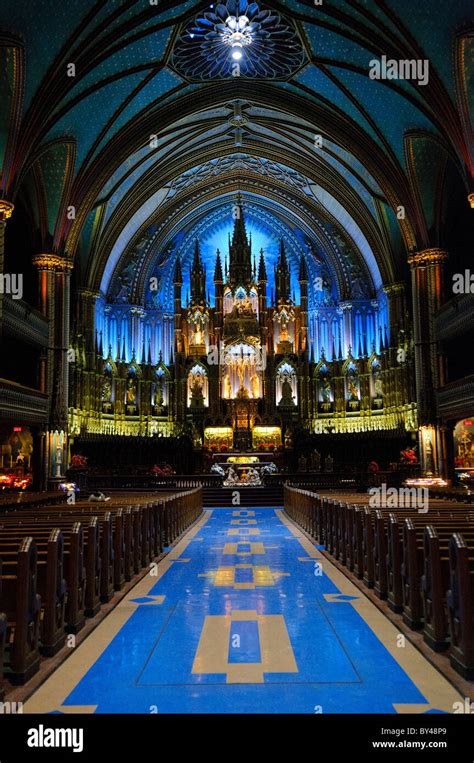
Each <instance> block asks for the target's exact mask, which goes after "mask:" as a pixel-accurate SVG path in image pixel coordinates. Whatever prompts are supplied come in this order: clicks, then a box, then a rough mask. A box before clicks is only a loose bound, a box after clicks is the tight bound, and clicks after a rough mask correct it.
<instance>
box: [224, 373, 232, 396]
mask: <svg viewBox="0 0 474 763" xmlns="http://www.w3.org/2000/svg"><path fill="white" fill-rule="evenodd" d="M224 397H226V398H227V399H228V400H230V398H231V397H232V383H231V381H230V373H229V371H227V373H226V375H225V380H224Z"/></svg>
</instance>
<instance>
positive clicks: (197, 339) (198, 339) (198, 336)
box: [191, 328, 204, 345]
mask: <svg viewBox="0 0 474 763" xmlns="http://www.w3.org/2000/svg"><path fill="white" fill-rule="evenodd" d="M203 342H204V338H203V333H202V331H201V329H198V328H196V329H195V330H194V331H193V336H192V342H191V344H193V345H199V344H203Z"/></svg>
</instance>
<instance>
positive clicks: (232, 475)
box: [211, 453, 278, 488]
mask: <svg viewBox="0 0 474 763" xmlns="http://www.w3.org/2000/svg"><path fill="white" fill-rule="evenodd" d="M277 471H278V468H277V465H276V464H275V462H274V461H272V460H270V459H266V458H264V457H260V456H256V455H251V454H250V453H246V454H244V455H237V454H232V455H229V456H228V457H226V458H222V456H220V455H219V456H218V457H216V460H215V461H214V463H213V465H212V467H211V472H212V473H214V474H218V475H219V476H221V477H222V479H223V483H222V484H223V485H224V487H239V488H240V487H259V486H263V484H264V478H265V475H267V474H274V473H275V472H277Z"/></svg>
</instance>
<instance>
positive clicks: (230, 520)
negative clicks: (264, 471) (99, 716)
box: [25, 507, 462, 714]
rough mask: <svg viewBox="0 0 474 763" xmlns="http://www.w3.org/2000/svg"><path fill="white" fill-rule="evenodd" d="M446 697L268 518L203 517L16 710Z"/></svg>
mask: <svg viewBox="0 0 474 763" xmlns="http://www.w3.org/2000/svg"><path fill="white" fill-rule="evenodd" d="M460 699H462V698H461V697H460V695H459V694H458V692H457V691H456V690H455V689H454V688H453V687H452V686H451V685H450V684H449V683H448V682H447V681H446V680H445V679H444V678H443V677H442V676H441V675H440V674H439V673H438V672H437V671H436V670H435V668H434V667H432V666H431V665H430V663H428V662H427V661H426V660H425V659H424V657H423V656H422V655H421V654H420V653H419V652H418V651H417V650H416V649H415V648H414V647H413V646H412V645H411V644H410V643H409V642H407V641H406V640H405V639H404V638H403V636H402V635H401V634H400V633H399V632H398V631H397V629H396V627H394V625H392V624H391V623H390V622H389V621H388V620H387V618H386V617H385V616H384V615H383V614H382V613H381V612H380V611H379V610H378V609H377V607H375V606H374V605H373V604H372V603H371V602H370V601H369V600H368V599H367V598H366V597H365V596H364V595H363V594H362V593H361V592H360V591H359V590H358V589H357V588H356V587H355V586H353V584H352V583H351V582H350V581H349V580H348V579H347V578H346V577H345V576H344V575H343V574H342V573H341V572H339V571H338V570H337V569H336V568H335V567H334V566H333V565H332V564H331V563H330V562H329V561H328V560H327V559H325V557H323V556H322V555H321V553H320V551H319V550H318V548H317V547H316V546H315V545H314V544H313V543H311V542H310V541H309V540H308V538H306V536H304V535H303V534H302V533H301V532H300V531H299V530H298V529H297V528H296V527H295V525H293V524H292V523H291V522H290V521H289V520H288V519H287V518H286V516H285V514H284V513H283V512H282V511H281V510H279V509H274V508H256V509H239V508H238V507H236V508H235V509H231V508H228V509H213V510H209V511H205V512H204V514H203V517H202V518H201V520H200V521H199V522H198V523H197V524H196V525H195V526H194V527H193V528H192V529H191V530H190V531H189V532H188V533H187V534H186V535H185V536H184V537H183V539H182V540H181V541H180V542H179V543H178V544H177V545H176V546H175V547H173V548H172V549H171V550H170V553H169V554H167V556H166V557H165V558H164V559H163V560H162V561H161V562H159V563H158V564H157V565H153V566H152V567H151V569H150V572H149V574H148V575H146V576H145V577H144V578H143V579H142V580H141V581H140V582H139V583H138V584H137V585H136V586H135V587H134V588H133V590H132V591H131V592H130V593H129V594H128V595H127V596H126V597H125V598H124V599H123V600H122V601H121V602H120V604H118V606H117V607H116V608H115V609H114V610H113V611H112V612H111V613H110V614H109V615H108V616H107V617H106V618H105V619H104V620H103V622H102V623H101V624H100V625H99V626H98V627H97V628H96V629H95V630H94V631H93V633H92V634H91V635H90V636H89V637H88V638H87V639H86V640H85V641H84V642H83V643H82V644H81V645H80V646H78V647H77V648H74V649H71V655H70V656H69V657H68V658H67V659H66V660H65V662H64V663H63V664H62V665H61V666H60V667H59V668H58V669H57V670H56V672H55V673H54V674H53V675H52V676H51V677H50V678H49V679H48V680H47V681H46V682H45V683H44V684H43V685H42V686H41V687H40V688H39V689H38V690H37V691H36V692H35V694H34V695H33V696H32V697H31V698H30V699H29V700H28V702H27V703H26V705H25V712H27V713H28V712H40V713H58V712H59V713H68V712H69V713H73V712H83V713H181V712H184V713H241V712H242V713H309V714H314V713H408V712H419V713H426V712H452V710H453V703H454V702H456V701H458V700H460Z"/></svg>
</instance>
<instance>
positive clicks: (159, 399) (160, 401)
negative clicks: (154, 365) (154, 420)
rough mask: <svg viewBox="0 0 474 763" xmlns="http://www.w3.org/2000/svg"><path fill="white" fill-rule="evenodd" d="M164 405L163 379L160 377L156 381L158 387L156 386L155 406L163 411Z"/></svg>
mask: <svg viewBox="0 0 474 763" xmlns="http://www.w3.org/2000/svg"><path fill="white" fill-rule="evenodd" d="M163 405H164V398H163V379H159V380H158V381H157V382H156V387H155V408H156V409H157V410H158V411H161V410H162V409H163Z"/></svg>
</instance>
